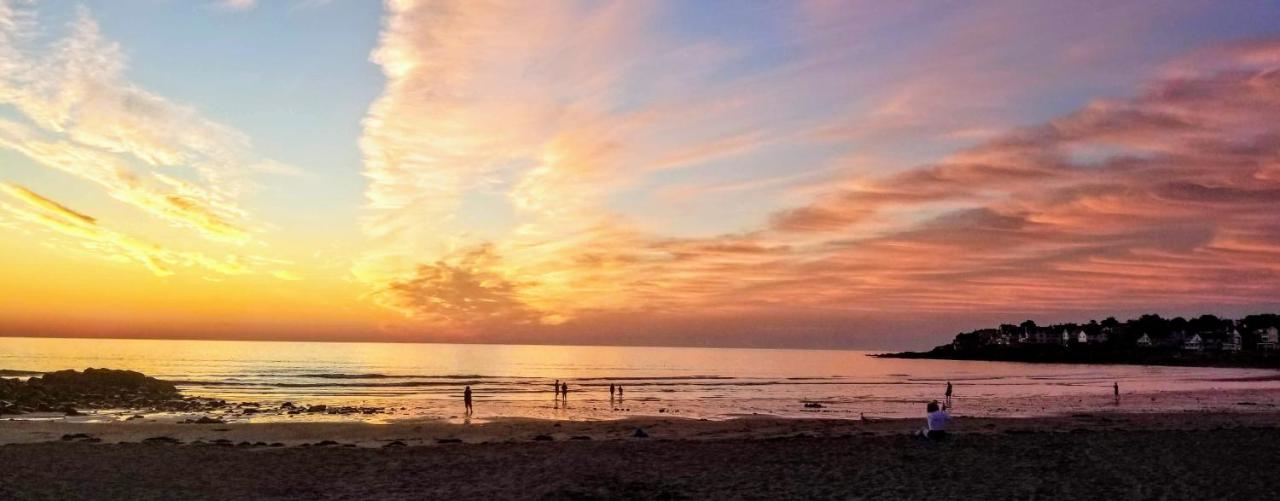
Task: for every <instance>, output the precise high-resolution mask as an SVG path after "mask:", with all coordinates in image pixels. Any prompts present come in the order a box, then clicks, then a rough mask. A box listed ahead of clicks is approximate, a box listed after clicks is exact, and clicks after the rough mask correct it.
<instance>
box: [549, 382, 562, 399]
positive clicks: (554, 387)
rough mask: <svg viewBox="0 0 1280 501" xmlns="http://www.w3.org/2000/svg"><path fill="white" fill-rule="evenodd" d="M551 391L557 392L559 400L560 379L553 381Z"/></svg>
mask: <svg viewBox="0 0 1280 501" xmlns="http://www.w3.org/2000/svg"><path fill="white" fill-rule="evenodd" d="M551 391H554V392H556V400H559V399H560V380H559V379H557V380H556V382H554V383H551Z"/></svg>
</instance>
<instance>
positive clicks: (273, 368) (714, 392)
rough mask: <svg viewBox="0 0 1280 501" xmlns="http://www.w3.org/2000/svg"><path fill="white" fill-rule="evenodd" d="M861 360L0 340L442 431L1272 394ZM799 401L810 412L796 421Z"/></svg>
mask: <svg viewBox="0 0 1280 501" xmlns="http://www.w3.org/2000/svg"><path fill="white" fill-rule="evenodd" d="M868 354H869V352H861V351H837V350H762V349H718V348H633V347H597V346H511V345H457V344H379V343H303V342H239V341H154V340H114V339H111V340H100V339H34V338H0V369H8V370H29V371H50V370H58V369H68V368H74V369H84V368H86V367H107V368H115V369H132V370H137V371H141V372H144V373H146V374H148V375H152V376H155V377H158V378H161V379H166V380H170V381H175V382H178V384H179V387H180V388H181V390H182V391H183V392H184V393H186V394H188V395H194V396H206V397H215V398H225V399H227V400H235V401H259V402H281V401H293V402H299V403H305V404H329V405H361V406H378V407H388V408H394V409H395V410H396V412H395V413H394V414H392V417H393V418H394V417H424V416H425V417H441V418H450V417H453V416H454V415H456V414H457V413H458V410H459V407H460V404H459V399H460V395H461V391H462V388H463V387H464V386H465V385H471V386H472V388H473V390H474V391H475V394H476V401H477V403H476V406H477V415H478V416H523V417H539V418H565V419H607V418H612V417H622V416H625V415H637V414H645V415H649V414H670V415H673V416H682V417H704V418H725V417H732V416H740V415H751V414H768V415H778V416H795V417H829V418H858V417H860V416H863V415H866V416H868V417H904V416H917V415H919V414H920V408H921V402H924V401H927V400H929V399H933V398H938V399H941V398H942V394H943V389H944V387H945V384H946V382H947V381H951V382H952V383H953V384H954V385H955V407H956V409H957V410H958V411H960V412H967V413H970V414H973V415H1003V416H1031V415H1041V414H1052V413H1062V412H1080V411H1082V410H1089V409H1094V408H1100V409H1110V408H1123V409H1125V410H1129V411H1134V410H1139V411H1145V410H1151V411H1155V410H1170V409H1200V408H1209V407H1213V406H1231V405H1235V404H1236V403H1237V402H1235V400H1238V398H1236V397H1235V396H1237V395H1248V394H1250V393H1261V394H1266V393H1267V392H1256V391H1251V390H1259V389H1264V390H1265V389H1278V388H1280V381H1277V380H1276V378H1275V377H1274V376H1275V375H1276V372H1275V371H1268V370H1252V369H1211V368H1185V367H1144V366H1101V365H1047V364H1046V365H1037V364H1019V363H1001V362H969V361H940V360H895V359H878V358H873V357H869V356H868ZM557 379H559V380H562V381H566V382H567V383H568V384H569V388H570V397H569V401H568V403H567V404H566V405H560V404H555V403H553V402H554V400H553V398H552V393H551V384H552V382H553V381H555V380H557ZM1113 382H1118V383H1119V384H1120V387H1121V389H1122V391H1123V393H1124V398H1123V399H1122V400H1121V401H1120V402H1118V403H1117V402H1115V401H1114V400H1113V398H1112V396H1111V394H1112V383H1113ZM610 384H615V385H621V386H622V387H623V389H624V393H623V398H622V400H621V401H618V400H613V401H611V400H610V396H609V391H608V388H609V385H610ZM1224 395H1225V396H1224ZM1215 396H1218V397H1217V398H1215ZM1253 396H1254V397H1256V396H1257V395H1253ZM1255 400H1257V399H1256V398H1255ZM805 402H817V403H819V404H820V405H821V406H822V407H821V408H806V407H805V406H804V403H805ZM1260 405H1271V404H1269V403H1266V402H1263V403H1261V404H1260ZM382 418H386V416H383V417H382ZM264 419H267V418H264Z"/></svg>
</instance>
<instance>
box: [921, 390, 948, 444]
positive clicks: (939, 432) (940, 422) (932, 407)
mask: <svg viewBox="0 0 1280 501" xmlns="http://www.w3.org/2000/svg"><path fill="white" fill-rule="evenodd" d="M924 409H925V412H926V413H927V414H926V415H925V427H924V429H923V430H920V435H921V436H923V437H925V438H928V439H931V440H942V439H944V438H947V431H946V427H947V422H948V421H951V413H950V412H947V406H946V405H945V404H944V405H942V407H941V408H939V407H938V401H937V400H934V401H932V402H929V405H926V406H925V408H924Z"/></svg>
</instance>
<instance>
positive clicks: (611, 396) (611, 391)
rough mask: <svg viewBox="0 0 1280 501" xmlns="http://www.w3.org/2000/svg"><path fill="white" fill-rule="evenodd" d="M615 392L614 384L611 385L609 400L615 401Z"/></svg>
mask: <svg viewBox="0 0 1280 501" xmlns="http://www.w3.org/2000/svg"><path fill="white" fill-rule="evenodd" d="M613 391H614V387H613V383H609V400H613Z"/></svg>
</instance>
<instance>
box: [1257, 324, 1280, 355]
mask: <svg viewBox="0 0 1280 501" xmlns="http://www.w3.org/2000/svg"><path fill="white" fill-rule="evenodd" d="M1277 345H1280V330H1277V329H1276V328H1275V327H1267V328H1266V329H1258V349H1259V350H1274V349H1276V347H1277Z"/></svg>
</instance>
